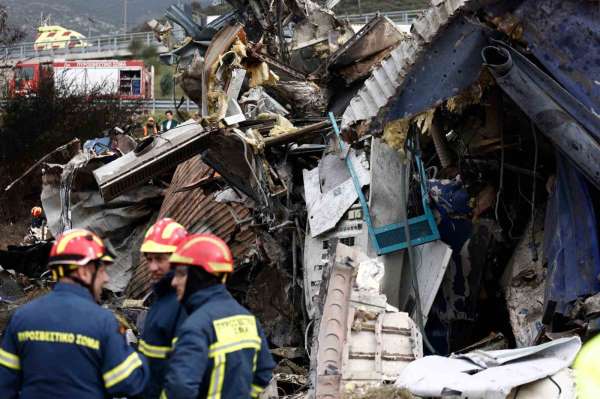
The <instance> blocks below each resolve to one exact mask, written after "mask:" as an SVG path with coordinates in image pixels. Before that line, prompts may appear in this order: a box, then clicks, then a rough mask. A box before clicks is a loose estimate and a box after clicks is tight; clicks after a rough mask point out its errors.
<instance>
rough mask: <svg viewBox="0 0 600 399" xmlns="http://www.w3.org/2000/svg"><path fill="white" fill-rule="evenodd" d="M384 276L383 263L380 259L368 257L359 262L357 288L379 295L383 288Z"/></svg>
mask: <svg viewBox="0 0 600 399" xmlns="http://www.w3.org/2000/svg"><path fill="white" fill-rule="evenodd" d="M383 276H384V268H383V263H382V262H381V261H380V260H378V259H371V258H367V259H366V260H363V261H362V262H360V263H359V264H358V272H357V273H356V288H357V289H358V291H366V292H369V293H373V294H376V295H377V294H379V292H380V290H381V281H382V280H383Z"/></svg>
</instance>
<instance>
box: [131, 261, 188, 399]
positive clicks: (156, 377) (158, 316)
mask: <svg viewBox="0 0 600 399" xmlns="http://www.w3.org/2000/svg"><path fill="white" fill-rule="evenodd" d="M172 278H173V273H172V272H171V273H168V274H167V275H166V276H165V277H163V278H162V279H161V280H160V281H159V282H158V283H156V284H155V286H154V297H155V301H154V303H153V304H152V306H151V307H150V310H149V311H148V314H147V315H146V321H145V322H144V331H143V333H142V337H141V339H140V341H139V346H138V350H139V351H140V352H141V353H143V354H144V355H145V356H146V357H147V358H148V364H149V365H150V375H151V377H150V382H149V383H148V385H147V386H146V390H145V391H144V398H145V399H155V398H158V397H159V396H160V391H161V390H162V387H163V380H164V378H165V373H166V371H167V358H168V356H169V354H170V352H171V349H172V344H173V338H175V332H176V331H177V327H179V325H180V324H181V323H182V322H183V320H185V318H186V316H187V313H186V311H185V309H183V306H181V305H180V304H179V302H178V301H177V296H176V295H175V290H174V289H173V288H172V287H171V280H172Z"/></svg>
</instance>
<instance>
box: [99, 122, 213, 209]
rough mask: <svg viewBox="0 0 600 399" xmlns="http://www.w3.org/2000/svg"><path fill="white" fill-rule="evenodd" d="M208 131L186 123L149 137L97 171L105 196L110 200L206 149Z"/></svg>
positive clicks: (194, 124)
mask: <svg viewBox="0 0 600 399" xmlns="http://www.w3.org/2000/svg"><path fill="white" fill-rule="evenodd" d="M204 134H205V132H204V129H203V128H202V126H200V125H199V124H197V123H195V122H193V121H189V122H184V123H182V124H181V125H178V126H177V128H175V129H171V130H169V131H168V132H165V133H163V134H160V135H157V136H154V137H149V138H147V139H145V140H144V141H143V142H142V143H140V144H139V145H138V147H137V148H136V149H135V150H134V151H131V152H129V153H127V154H125V155H123V156H122V157H120V158H117V159H116V160H114V161H112V162H110V163H108V164H106V165H104V166H101V167H99V168H98V169H96V170H94V178H95V179H96V182H97V183H98V186H99V187H100V192H101V193H102V197H103V198H104V200H105V201H110V200H111V199H113V198H115V197H117V196H118V195H119V194H121V193H123V192H125V191H127V190H129V189H131V188H134V187H137V186H139V185H141V184H143V183H145V182H147V181H148V180H149V179H151V178H152V177H154V176H156V175H158V174H160V173H162V172H165V171H166V170H168V169H170V168H173V167H175V166H176V165H177V164H178V163H180V162H183V161H185V160H187V159H189V158H191V157H192V156H194V155H195V154H197V153H198V152H199V151H200V149H201V148H202V139H203V136H204Z"/></svg>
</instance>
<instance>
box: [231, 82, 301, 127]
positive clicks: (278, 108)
mask: <svg viewBox="0 0 600 399" xmlns="http://www.w3.org/2000/svg"><path fill="white" fill-rule="evenodd" d="M239 104H240V106H241V107H242V109H243V111H244V114H246V116H247V117H248V118H250V119H256V118H257V117H258V115H260V114H265V113H271V114H278V115H282V116H287V115H289V111H288V110H287V109H285V107H284V106H283V105H281V104H279V103H278V102H277V101H276V100H275V99H274V98H273V97H271V96H270V95H268V94H267V93H266V92H265V89H264V88H262V87H261V86H259V87H253V88H251V89H250V90H248V91H247V92H245V93H244V94H242V97H241V98H240V100H239Z"/></svg>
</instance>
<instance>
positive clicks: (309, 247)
mask: <svg viewBox="0 0 600 399" xmlns="http://www.w3.org/2000/svg"><path fill="white" fill-rule="evenodd" d="M334 239H337V240H339V242H341V243H343V244H345V245H348V246H356V247H358V248H367V245H368V237H367V229H366V226H365V224H364V222H363V220H362V212H361V210H360V207H359V206H354V207H352V208H350V210H349V211H348V212H347V213H346V215H345V217H344V218H343V219H342V220H341V221H340V222H339V223H338V225H337V227H336V228H335V230H333V231H330V232H329V233H324V234H322V235H321V236H319V237H317V238H312V236H311V234H310V229H308V232H307V234H306V239H305V241H304V265H303V266H304V273H303V278H304V302H305V304H306V312H307V313H308V316H309V318H311V319H313V318H314V317H315V315H316V308H315V307H316V304H317V302H318V301H319V293H320V290H321V283H322V280H323V269H324V268H326V267H328V266H329V265H328V257H327V254H328V251H329V246H330V243H331V242H333V241H334Z"/></svg>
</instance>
